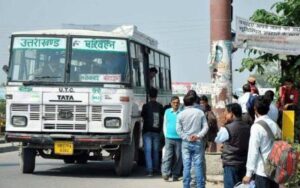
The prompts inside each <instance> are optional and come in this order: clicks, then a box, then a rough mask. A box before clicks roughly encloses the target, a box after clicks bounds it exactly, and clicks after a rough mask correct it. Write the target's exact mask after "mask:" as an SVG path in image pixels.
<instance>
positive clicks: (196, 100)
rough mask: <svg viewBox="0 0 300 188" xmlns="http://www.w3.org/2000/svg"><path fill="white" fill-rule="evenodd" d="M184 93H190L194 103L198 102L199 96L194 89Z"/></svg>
mask: <svg viewBox="0 0 300 188" xmlns="http://www.w3.org/2000/svg"><path fill="white" fill-rule="evenodd" d="M186 95H190V96H192V97H193V100H194V103H199V101H200V100H199V96H198V95H197V93H196V91H195V90H192V89H191V90H189V91H188V92H187V94H186Z"/></svg>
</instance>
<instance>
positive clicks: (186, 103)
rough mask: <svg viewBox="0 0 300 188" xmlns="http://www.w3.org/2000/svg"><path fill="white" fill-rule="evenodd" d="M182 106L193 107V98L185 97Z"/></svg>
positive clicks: (190, 96)
mask: <svg viewBox="0 0 300 188" xmlns="http://www.w3.org/2000/svg"><path fill="white" fill-rule="evenodd" d="M183 102H184V106H193V105H194V102H195V101H194V97H193V96H192V95H185V96H184V98H183Z"/></svg>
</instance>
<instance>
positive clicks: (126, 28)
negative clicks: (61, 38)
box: [12, 24, 158, 49]
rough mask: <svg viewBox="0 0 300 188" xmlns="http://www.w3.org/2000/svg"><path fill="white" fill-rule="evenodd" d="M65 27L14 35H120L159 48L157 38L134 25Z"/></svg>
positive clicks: (68, 25) (22, 32) (15, 33)
mask: <svg viewBox="0 0 300 188" xmlns="http://www.w3.org/2000/svg"><path fill="white" fill-rule="evenodd" d="M63 27H64V29H48V30H34V31H21V32H14V33H12V35H66V36H67V35H74V36H95V37H98V36H99V37H100V36H101V37H120V38H128V39H130V40H134V41H136V42H139V43H141V44H144V45H147V46H149V47H151V48H154V49H157V46H158V42H157V40H155V39H153V38H151V37H149V36H148V35H146V34H144V33H142V32H140V31H138V29H137V27H136V26H134V25H122V26H102V25H91V26H88V25H73V24H67V25H64V26H63Z"/></svg>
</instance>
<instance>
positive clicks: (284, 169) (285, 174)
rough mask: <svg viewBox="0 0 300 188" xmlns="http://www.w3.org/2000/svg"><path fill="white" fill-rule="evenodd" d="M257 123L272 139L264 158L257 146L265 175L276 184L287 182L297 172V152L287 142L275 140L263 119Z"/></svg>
mask: <svg viewBox="0 0 300 188" xmlns="http://www.w3.org/2000/svg"><path fill="white" fill-rule="evenodd" d="M257 124H259V125H261V126H262V127H263V128H264V129H265V130H266V131H267V134H268V137H269V138H270V139H271V140H272V149H271V152H270V153H269V155H268V157H267V159H266V160H264V159H263V156H262V153H261V150H260V148H259V152H260V155H261V158H262V161H263V164H264V169H265V173H266V175H267V177H268V178H269V179H271V180H273V181H275V182H276V183H278V184H282V183H286V182H288V181H289V180H290V178H291V177H293V176H295V175H296V174H297V165H298V160H299V152H297V150H296V149H294V148H293V147H292V146H291V145H290V144H288V142H286V141H283V140H275V139H276V138H275V136H274V134H273V133H272V131H271V129H270V127H269V126H268V124H267V123H266V122H265V121H262V120H261V121H258V122H257Z"/></svg>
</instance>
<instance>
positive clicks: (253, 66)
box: [237, 0, 300, 88]
mask: <svg viewBox="0 0 300 188" xmlns="http://www.w3.org/2000/svg"><path fill="white" fill-rule="evenodd" d="M271 9H272V10H274V12H271V11H267V10H264V9H258V10H256V11H255V12H254V13H253V15H252V16H251V17H250V20H252V21H254V22H259V23H265V24H272V25H281V26H294V27H299V26H300V1H299V0H283V1H282V2H277V3H275V4H274V5H273V6H272V7H271ZM246 51H247V52H248V57H247V58H244V59H243V61H242V64H241V67H240V68H239V69H237V70H238V71H240V72H242V71H244V70H246V69H247V70H249V71H250V72H252V71H253V70H256V71H257V72H258V73H259V74H264V73H265V70H266V69H267V68H268V67H269V66H270V65H271V64H274V63H277V64H278V63H281V65H282V71H283V74H282V78H281V79H279V78H278V76H277V75H276V76H269V77H268V78H267V79H268V80H269V81H270V82H271V85H274V86H275V87H276V88H278V86H279V85H280V81H281V80H282V79H284V78H285V77H290V78H295V81H296V83H299V82H300V73H299V72H300V71H299V70H300V56H291V55H288V56H281V55H274V54H269V53H264V52H258V51H257V50H253V49H249V50H246Z"/></svg>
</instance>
